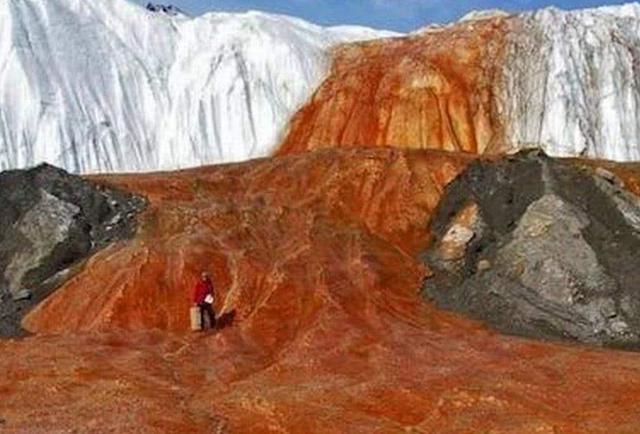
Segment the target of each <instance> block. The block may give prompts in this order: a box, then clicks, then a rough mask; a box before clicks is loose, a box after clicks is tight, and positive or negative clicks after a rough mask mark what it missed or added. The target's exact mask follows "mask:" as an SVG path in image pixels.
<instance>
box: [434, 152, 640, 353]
mask: <svg viewBox="0 0 640 434" xmlns="http://www.w3.org/2000/svg"><path fill="white" fill-rule="evenodd" d="M469 204H473V205H474V207H476V208H477V216H476V217H475V218H474V220H473V221H472V223H473V225H475V227H481V228H482V230H480V231H478V230H475V231H474V236H473V237H472V238H471V239H469V240H468V242H467V244H466V246H465V254H464V256H462V257H459V255H458V257H457V258H456V259H454V260H453V261H454V262H455V263H452V260H451V259H450V258H447V257H446V255H442V253H441V252H442V249H443V247H442V246H443V245H444V244H445V240H446V237H447V233H448V232H449V231H450V230H451V227H452V226H453V225H455V224H459V221H460V217H459V216H460V214H461V213H463V212H465V210H466V209H468V208H469ZM479 222H481V223H482V225H481V226H480V223H479ZM639 228H640V200H639V199H638V198H637V197H635V196H634V195H632V194H630V193H629V192H627V191H625V190H623V189H622V188H621V183H619V182H615V178H612V176H607V177H603V175H602V173H598V174H596V173H595V172H590V171H586V170H584V169H579V168H578V167H576V166H575V165H573V164H572V163H570V162H566V161H561V160H552V159H549V158H547V157H546V156H544V155H540V154H539V153H522V154H518V155H515V156H511V157H509V158H507V159H504V160H502V161H498V162H486V161H478V162H475V163H473V164H472V165H471V166H470V167H469V168H468V170H467V171H466V172H465V173H464V174H462V175H461V176H460V177H459V178H458V179H457V180H456V181H454V182H453V183H452V184H451V185H450V186H449V188H448V189H447V193H446V195H445V197H444V199H443V201H442V202H441V204H440V206H439V209H438V211H437V213H436V215H435V217H434V221H433V225H432V230H433V232H434V234H435V241H434V243H433V244H432V247H431V248H430V249H429V251H428V252H426V253H425V255H424V258H425V261H426V262H427V263H428V264H429V265H430V267H431V269H432V270H434V276H433V277H432V278H430V279H427V280H426V281H425V285H424V294H425V295H426V296H427V297H429V298H431V299H433V300H435V302H436V303H437V304H438V305H439V306H440V307H442V308H445V309H450V310H454V311H458V312H462V313H464V314H467V315H469V316H471V317H473V318H476V319H480V320H483V321H485V322H487V323H488V324H489V325H491V326H492V327H494V328H496V329H498V330H500V331H502V332H505V333H511V334H518V335H524V336H531V337H538V338H546V339H564V340H574V341H579V342H584V343H591V344H597V345H607V346H619V347H633V348H637V347H640V255H638V252H640V232H639ZM467 238H468V237H467Z"/></svg>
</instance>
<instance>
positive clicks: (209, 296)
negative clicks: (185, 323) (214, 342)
mask: <svg viewBox="0 0 640 434" xmlns="http://www.w3.org/2000/svg"><path fill="white" fill-rule="evenodd" d="M213 302H214V290H213V284H212V283H211V278H210V277H209V273H207V272H203V273H202V274H201V275H200V280H199V281H198V283H197V284H196V285H195V287H194V288H193V305H194V306H197V307H198V308H199V309H200V324H202V328H203V329H204V328H205V327H204V325H205V323H204V318H205V315H206V316H208V317H209V325H210V327H211V328H212V329H213V328H215V326H216V314H215V312H214V311H213Z"/></svg>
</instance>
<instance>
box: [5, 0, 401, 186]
mask: <svg viewBox="0 0 640 434" xmlns="http://www.w3.org/2000/svg"><path fill="white" fill-rule="evenodd" d="M390 35H391V33H388V32H379V31H374V30H371V29H366V28H361V27H335V28H322V27H319V26H316V25H313V24H310V23H307V22H305V21H302V20H299V19H294V18H289V17H284V16H277V15H268V14H264V13H259V12H249V13H245V14H228V13H210V14H206V15H203V16H200V17H197V18H191V17H187V16H185V15H181V14H173V15H172V14H166V13H156V12H152V11H148V10H146V9H145V8H143V7H141V6H138V5H134V4H132V3H129V2H127V1H126V0H91V1H89V0H0V169H7V168H18V167H25V166H31V165H34V164H37V163H39V162H42V161H47V162H49V163H52V164H55V165H58V166H61V167H64V168H66V169H68V170H71V171H74V172H84V173H88V172H102V171H142V170H154V169H170V168H178V167H187V166H193V165H200V164H204V163H214V162H229V161H238V160H244V159H247V158H251V157H259V156H265V155H268V154H269V153H270V152H271V151H272V150H273V147H274V146H275V145H276V144H277V141H278V138H279V134H280V132H281V129H282V128H284V127H285V126H286V124H287V121H288V120H289V118H290V117H291V115H292V113H293V112H294V111H295V110H296V109H297V108H298V107H299V106H300V105H301V104H302V103H303V102H304V101H305V100H306V99H307V97H308V96H309V95H310V94H311V92H312V91H313V90H314V89H315V87H316V86H317V85H318V84H319V82H320V81H321V80H322V78H323V76H324V75H325V73H326V70H327V68H328V64H329V62H330V59H329V57H330V56H329V49H330V48H331V47H332V46H334V45H335V44H337V43H340V42H346V41H353V40H361V39H369V38H374V37H381V36H390Z"/></svg>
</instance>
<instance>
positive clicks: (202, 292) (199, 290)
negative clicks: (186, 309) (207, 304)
mask: <svg viewBox="0 0 640 434" xmlns="http://www.w3.org/2000/svg"><path fill="white" fill-rule="evenodd" d="M209 294H211V295H213V285H212V284H211V282H203V281H202V280H200V281H198V283H196V286H195V287H194V288H193V302H194V303H195V304H202V303H204V299H205V298H206V297H207V295H209Z"/></svg>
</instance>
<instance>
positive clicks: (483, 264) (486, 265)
mask: <svg viewBox="0 0 640 434" xmlns="http://www.w3.org/2000/svg"><path fill="white" fill-rule="evenodd" d="M490 269H491V261H488V260H486V259H481V260H479V261H478V265H477V266H476V270H478V272H483V271H487V270H490Z"/></svg>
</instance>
